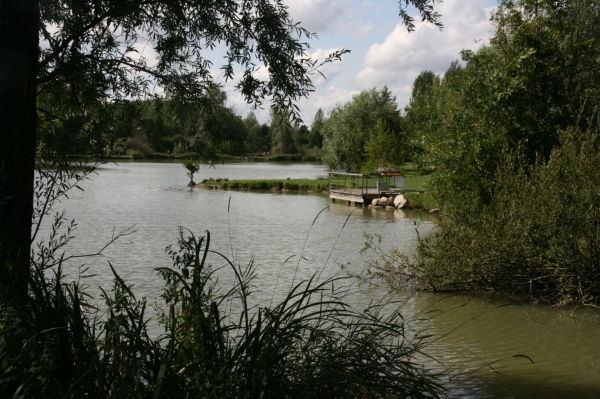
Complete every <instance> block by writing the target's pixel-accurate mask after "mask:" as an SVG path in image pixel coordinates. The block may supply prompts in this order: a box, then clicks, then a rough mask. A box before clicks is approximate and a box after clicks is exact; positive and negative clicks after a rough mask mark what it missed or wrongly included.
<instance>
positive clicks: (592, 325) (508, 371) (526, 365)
mask: <svg viewBox="0 0 600 399" xmlns="http://www.w3.org/2000/svg"><path fill="white" fill-rule="evenodd" d="M407 312H410V313H412V314H422V315H423V317H422V319H421V322H420V326H421V327H423V328H425V329H426V331H427V333H428V334H430V335H431V336H432V338H431V342H432V344H431V345H430V346H429V347H428V349H427V353H428V354H430V355H431V356H432V357H433V358H435V359H436V360H437V361H439V363H437V364H433V367H437V368H439V369H440V371H441V372H442V373H444V374H446V375H447V374H449V375H456V376H457V379H456V380H455V381H453V382H451V386H452V389H451V393H450V396H451V397H453V398H463V397H464V398H469V397H471V398H519V399H520V398H561V399H562V398H565V399H566V398H600V340H598V332H599V331H600V312H598V311H597V310H595V309H576V310H573V309H570V310H556V309H552V308H550V307H548V306H545V305H529V304H520V303H515V302H510V301H507V300H505V299H495V300H490V299H482V298H475V297H468V296H462V295H455V296H449V295H442V294H432V293H417V294H416V295H415V296H414V299H413V300H412V301H411V302H410V304H409V308H407Z"/></svg>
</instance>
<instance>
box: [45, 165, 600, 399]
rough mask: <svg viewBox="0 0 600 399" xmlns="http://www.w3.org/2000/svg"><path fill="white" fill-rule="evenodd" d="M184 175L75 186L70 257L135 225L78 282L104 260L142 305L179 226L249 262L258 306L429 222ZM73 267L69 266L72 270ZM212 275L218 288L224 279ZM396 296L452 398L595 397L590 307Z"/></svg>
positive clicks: (102, 280) (280, 174)
mask: <svg viewBox="0 0 600 399" xmlns="http://www.w3.org/2000/svg"><path fill="white" fill-rule="evenodd" d="M318 176H326V172H325V169H324V167H323V166H322V165H310V164H288V165H283V164H272V163H235V164H227V165H218V166H216V168H214V169H213V168H202V169H201V170H200V173H199V175H198V176H196V178H195V180H196V181H201V180H202V179H206V178H210V177H213V178H217V177H221V178H229V179H282V180H284V179H286V178H292V179H294V178H316V177H318ZM187 182H188V179H187V177H186V174H185V170H184V168H183V167H182V166H181V165H180V164H177V163H141V162H140V163H138V162H135V163H134V162H126V163H121V164H119V165H116V164H106V165H102V166H101V167H100V168H99V169H98V174H97V175H93V176H92V178H91V179H90V180H89V181H87V182H84V183H83V184H82V187H83V188H84V190H85V191H79V190H75V191H74V192H73V193H72V194H71V195H70V199H69V200H66V201H63V203H61V204H59V205H58V208H57V210H60V209H61V207H62V208H64V209H66V210H67V214H66V216H67V217H68V218H69V219H75V220H76V222H77V223H78V227H77V230H76V232H75V235H76V237H75V238H74V239H73V241H72V242H71V244H70V246H69V247H68V248H67V251H68V253H69V254H89V253H94V252H97V251H98V250H99V249H101V248H102V247H103V246H104V244H105V243H107V242H108V241H109V240H110V239H111V237H112V235H113V234H114V233H115V232H118V231H120V230H122V229H125V228H127V227H130V226H132V225H135V229H137V232H136V233H135V234H132V235H129V236H127V237H124V238H122V239H120V240H118V241H117V242H115V243H114V244H112V245H111V246H109V247H108V248H107V249H106V250H105V251H104V252H103V254H102V256H100V257H92V258H84V259H85V263H86V266H89V267H90V270H91V271H93V273H94V274H95V275H96V276H95V277H93V278H90V279H87V280H86V282H87V284H89V285H91V286H102V287H105V288H110V285H111V282H112V275H111V273H110V269H109V267H108V262H109V261H110V262H111V264H112V265H113V266H114V267H115V269H116V270H117V271H118V273H119V274H120V275H121V277H123V278H124V279H125V281H127V282H130V283H133V284H135V286H134V291H135V292H136V294H138V295H139V296H145V297H147V298H149V299H150V300H151V301H152V300H153V299H154V297H158V295H159V294H160V280H159V279H158V278H157V276H156V274H155V272H154V269H155V268H157V267H164V266H169V265H170V259H169V258H168V256H167V255H166V254H165V252H164V249H165V247H166V246H167V245H169V244H175V243H176V241H177V236H178V229H179V226H183V227H185V228H187V229H189V230H191V231H192V232H193V233H194V234H196V235H197V236H201V235H203V234H204V232H205V231H206V230H208V231H210V233H211V248H212V249H214V250H217V251H220V252H222V253H223V254H225V255H228V256H229V257H230V258H234V259H235V260H236V261H237V262H239V263H241V264H245V263H247V262H249V261H250V260H251V259H254V262H255V263H256V264H257V271H258V280H257V283H256V293H255V294H254V297H255V299H254V300H255V301H257V302H264V301H268V300H270V299H271V297H272V295H273V292H274V289H275V281H278V283H277V287H278V288H277V292H276V295H279V294H281V293H283V292H286V291H287V289H288V288H289V286H290V284H291V283H292V280H293V279H294V273H295V271H296V270H297V275H296V277H295V279H296V281H298V280H301V279H306V278H309V277H310V276H311V275H312V274H313V273H315V272H316V271H318V270H320V269H321V268H324V272H323V277H327V276H333V275H335V274H339V273H345V271H342V270H341V268H340V266H339V265H340V264H344V265H345V267H346V269H347V270H350V271H351V272H353V273H361V272H363V271H364V270H365V269H366V263H367V262H368V261H369V260H370V259H372V257H373V256H372V255H369V254H361V253H360V250H361V249H362V248H363V246H364V243H365V241H366V239H365V233H368V234H380V235H382V237H383V246H384V248H391V247H392V246H394V247H399V248H401V249H402V250H403V251H405V252H407V253H410V252H411V251H414V248H415V245H416V230H417V229H418V231H419V233H420V234H428V233H429V232H431V231H432V230H433V229H435V220H433V219H432V218H431V217H430V216H429V214H426V213H417V212H410V211H406V212H403V211H398V210H395V211H388V210H374V209H370V208H360V207H348V206H346V204H345V203H344V202H340V201H338V202H337V203H332V202H331V201H330V200H329V199H328V197H327V196H324V195H318V194H290V193H284V194H282V193H278V192H261V193H257V192H245V191H233V190H211V189H203V188H189V187H187V186H186V184H187ZM321 211H322V212H321ZM317 215H319V216H318V218H317V219H316V220H315V218H316V217H317ZM313 221H314V225H313ZM46 230H47V229H46ZM46 233H47V231H46ZM42 237H43V235H42ZM300 254H301V255H302V258H300ZM290 256H294V257H293V258H291V259H290V260H288V261H287V262H286V259H288V258H289V257H290ZM298 259H301V261H300V262H298ZM81 263H83V261H80V262H79V263H72V264H71V265H70V273H71V275H72V276H73V277H75V276H76V270H77V266H79V265H80V264H81ZM222 278H223V279H224V280H223V282H224V284H227V278H228V277H227V276H226V275H224V276H223V277H222ZM381 291H383V289H382V288H380V289H376V288H373V287H371V288H364V289H363V290H362V291H361V292H359V293H358V294H357V296H356V298H354V299H353V300H354V301H358V302H357V303H358V304H360V301H364V302H365V303H366V302H368V301H369V300H370V298H373V297H378V296H380V295H381ZM398 295H399V296H400V297H402V296H405V295H408V294H407V293H403V292H401V293H399V294H398ZM406 299H407V302H406V304H405V305H404V310H403V312H404V314H405V315H406V317H407V318H411V317H412V316H414V315H417V314H419V315H423V317H418V319H419V320H420V321H418V323H417V328H420V329H422V330H426V331H427V332H428V333H430V334H431V336H432V337H431V338H430V341H431V342H432V343H431V344H430V345H429V347H428V348H427V353H428V354H430V355H431V356H432V358H433V359H435V360H430V361H428V364H429V365H430V366H431V367H435V368H436V370H439V371H445V372H446V374H448V375H452V376H455V377H456V379H455V380H452V381H450V382H449V386H450V387H451V392H450V396H451V397H456V398H463V397H464V398H600V313H599V312H598V311H596V310H595V309H576V310H575V311H572V310H568V311H565V310H553V309H550V308H549V307H546V306H533V305H522V304H511V303H508V302H506V301H501V300H496V301H490V300H484V299H477V298H470V297H465V296H447V295H436V294H430V293H417V294H413V295H411V296H410V297H408V298H406ZM504 305H508V306H504ZM165 306H166V305H165ZM518 355H526V356H528V358H526V357H519V356H518ZM529 359H531V360H532V361H533V363H532V362H531V361H530V360H529Z"/></svg>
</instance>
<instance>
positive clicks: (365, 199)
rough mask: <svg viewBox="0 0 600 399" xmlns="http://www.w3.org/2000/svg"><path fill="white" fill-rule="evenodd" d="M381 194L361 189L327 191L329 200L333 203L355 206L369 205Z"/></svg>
mask: <svg viewBox="0 0 600 399" xmlns="http://www.w3.org/2000/svg"><path fill="white" fill-rule="evenodd" d="M381 195H382V193H381V192H379V191H377V189H375V188H369V189H361V188H347V189H345V190H344V189H341V190H336V189H332V190H329V198H331V199H332V200H333V201H335V200H336V199H339V200H342V201H348V202H355V203H357V204H369V203H371V201H372V200H373V199H375V198H379V197H381Z"/></svg>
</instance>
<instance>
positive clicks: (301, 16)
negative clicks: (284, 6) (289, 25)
mask: <svg viewBox="0 0 600 399" xmlns="http://www.w3.org/2000/svg"><path fill="white" fill-rule="evenodd" d="M287 3H288V5H289V7H290V8H289V12H290V15H291V16H292V19H293V20H294V21H296V22H302V23H301V26H302V27H304V28H306V29H307V30H309V31H310V32H317V33H318V32H324V31H328V30H331V29H333V27H334V25H335V21H336V20H337V19H338V18H340V17H341V16H343V15H344V14H345V13H346V11H347V9H348V5H349V2H348V0H288V1H287Z"/></svg>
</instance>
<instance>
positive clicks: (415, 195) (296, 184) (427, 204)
mask: <svg viewBox="0 0 600 399" xmlns="http://www.w3.org/2000/svg"><path fill="white" fill-rule="evenodd" d="M402 173H403V175H404V187H402V189H403V190H414V191H423V192H422V193H419V192H408V193H404V196H405V197H406V198H407V199H408V204H407V206H406V207H407V208H409V209H422V210H425V211H429V210H432V209H435V208H437V207H438V204H437V203H436V201H435V200H434V199H433V197H432V196H431V195H429V194H428V192H427V182H428V181H429V176H421V175H419V174H417V172H416V170H415V169H414V168H413V167H412V165H410V164H407V165H406V166H405V168H403V170H402ZM376 182H377V179H369V187H372V188H374V187H375V185H376ZM202 183H204V184H205V185H206V186H207V187H210V188H220V189H233V190H270V191H284V192H285V191H288V192H289V191H291V192H317V193H324V192H327V188H328V184H329V179H328V178H327V177H320V178H317V179H290V180H279V179H274V180H269V179H259V180H229V181H220V182H217V181H212V180H204V181H203V182H202ZM344 184H345V185H346V187H347V188H355V187H356V186H357V185H356V181H355V180H353V179H351V178H347V179H346V182H344V179H343V178H339V177H338V178H335V179H333V186H334V187H344ZM359 185H360V182H359Z"/></svg>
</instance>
